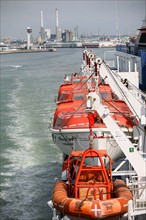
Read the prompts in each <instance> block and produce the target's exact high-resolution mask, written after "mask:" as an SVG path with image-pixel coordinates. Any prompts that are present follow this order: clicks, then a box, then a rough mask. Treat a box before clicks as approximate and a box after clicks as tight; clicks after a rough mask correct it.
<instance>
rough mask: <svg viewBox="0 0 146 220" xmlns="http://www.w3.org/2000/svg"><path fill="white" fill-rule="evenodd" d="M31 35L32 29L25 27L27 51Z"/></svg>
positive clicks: (29, 46)
mask: <svg viewBox="0 0 146 220" xmlns="http://www.w3.org/2000/svg"><path fill="white" fill-rule="evenodd" d="M31 33H32V28H30V27H27V50H30V49H31V41H30V40H31Z"/></svg>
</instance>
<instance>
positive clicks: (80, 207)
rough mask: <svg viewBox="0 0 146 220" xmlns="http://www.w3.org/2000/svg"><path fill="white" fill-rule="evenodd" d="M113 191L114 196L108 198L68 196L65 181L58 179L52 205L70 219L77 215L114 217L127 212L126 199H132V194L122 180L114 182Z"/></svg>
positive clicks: (82, 216) (89, 217)
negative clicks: (95, 198)
mask: <svg viewBox="0 0 146 220" xmlns="http://www.w3.org/2000/svg"><path fill="white" fill-rule="evenodd" d="M114 191H115V192H116V193H115V195H116V198H111V199H108V200H91V199H90V200H88V199H85V200H81V199H75V198H69V197H68V192H67V185H66V183H65V182H63V181H59V182H57V183H56V185H55V187H54V190H53V195H52V201H53V205H54V207H55V208H56V209H57V210H58V211H59V212H61V213H63V214H64V215H66V216H68V217H69V218H70V219H71V220H75V219H77V218H79V217H80V219H116V216H120V215H122V214H124V213H126V212H127V210H128V201H129V200H131V199H132V194H131V192H130V190H129V189H128V188H127V187H126V185H125V183H124V181H122V180H116V181H115V182H114Z"/></svg>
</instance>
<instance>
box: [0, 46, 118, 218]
mask: <svg viewBox="0 0 146 220" xmlns="http://www.w3.org/2000/svg"><path fill="white" fill-rule="evenodd" d="M108 50H109V51H111V49H108ZM112 50H114V49H112ZM82 51H83V49H82V48H78V49H75V48H74V49H72V48H70V49H69V48H68V49H63V48H62V49H57V51H56V52H40V53H20V54H19V53H17V54H6V55H2V56H1V63H0V68H1V82H0V86H1V90H0V92H1V93H0V97H1V99H0V110H1V111H0V113H1V120H0V123H1V125H0V129H1V148H0V149H1V154H0V161H1V162H0V171H1V178H0V184H1V190H0V192H1V195H0V217H1V220H51V218H52V211H51V209H50V208H49V207H48V205H47V202H48V201H49V200H50V199H51V195H52V190H53V186H54V184H55V182H56V180H57V179H60V176H61V164H62V154H61V152H60V150H59V149H58V148H57V147H56V146H55V145H54V144H53V141H52V138H51V132H50V130H49V126H50V124H51V122H52V118H53V113H54V110H55V102H54V100H55V96H57V91H58V88H59V86H60V84H61V83H62V82H63V78H64V76H65V74H66V75H71V74H72V73H75V72H76V73H78V72H80V67H81V63H82ZM105 51H107V49H100V48H96V49H93V52H94V53H95V54H96V55H97V56H98V55H99V56H101V57H104V52H105Z"/></svg>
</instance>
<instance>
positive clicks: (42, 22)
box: [40, 10, 45, 44]
mask: <svg viewBox="0 0 146 220" xmlns="http://www.w3.org/2000/svg"><path fill="white" fill-rule="evenodd" d="M40 38H41V42H40V43H41V44H43V43H44V42H45V29H44V20H43V10H41V30H40Z"/></svg>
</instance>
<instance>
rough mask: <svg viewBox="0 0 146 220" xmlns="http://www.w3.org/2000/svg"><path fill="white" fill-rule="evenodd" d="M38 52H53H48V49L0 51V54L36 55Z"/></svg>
mask: <svg viewBox="0 0 146 220" xmlns="http://www.w3.org/2000/svg"><path fill="white" fill-rule="evenodd" d="M38 52H53V51H50V49H37V50H5V51H0V54H15V53H38Z"/></svg>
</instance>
